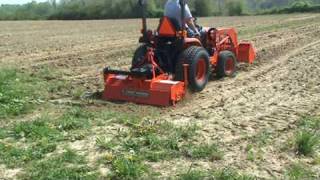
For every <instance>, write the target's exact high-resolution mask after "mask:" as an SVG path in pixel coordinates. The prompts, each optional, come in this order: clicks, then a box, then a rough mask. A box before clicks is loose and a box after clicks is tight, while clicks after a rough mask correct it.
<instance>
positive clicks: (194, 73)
mask: <svg viewBox="0 0 320 180" xmlns="http://www.w3.org/2000/svg"><path fill="white" fill-rule="evenodd" d="M209 59H210V57H209V54H208V53H207V51H206V50H205V49H204V48H203V47H198V46H190V47H189V48H187V49H186V50H184V51H183V52H182V54H181V55H180V56H179V58H178V62H177V64H176V72H175V80H176V81H183V80H184V67H183V65H184V64H187V65H188V82H189V89H190V90H191V91H193V92H200V91H202V90H203V89H204V88H205V87H206V85H207V83H208V81H209V75H210V68H209V67H210V66H209Z"/></svg>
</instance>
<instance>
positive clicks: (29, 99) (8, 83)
mask: <svg viewBox="0 0 320 180" xmlns="http://www.w3.org/2000/svg"><path fill="white" fill-rule="evenodd" d="M41 89H42V88H41V83H39V82H38V79H36V78H31V77H30V76H28V75H26V74H24V73H19V72H17V70H15V69H4V68H1V69H0V118H8V117H10V116H18V115H21V114H24V113H27V112H29V111H30V110H31V109H32V108H33V107H34V104H35V103H37V102H39V101H40V99H39V97H40V98H41V92H42V91H41Z"/></svg>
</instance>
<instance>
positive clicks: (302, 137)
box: [295, 117, 320, 156]
mask: <svg viewBox="0 0 320 180" xmlns="http://www.w3.org/2000/svg"><path fill="white" fill-rule="evenodd" d="M298 128H299V129H298V132H297V134H296V137H295V150H296V151H297V152H298V153H299V154H300V155H305V156H312V155H314V153H315V151H316V150H317V149H318V147H319V145H320V119H319V118H317V117H304V118H302V119H301V121H300V122H299V123H298Z"/></svg>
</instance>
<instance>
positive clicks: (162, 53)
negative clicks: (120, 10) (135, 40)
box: [103, 0, 256, 106]
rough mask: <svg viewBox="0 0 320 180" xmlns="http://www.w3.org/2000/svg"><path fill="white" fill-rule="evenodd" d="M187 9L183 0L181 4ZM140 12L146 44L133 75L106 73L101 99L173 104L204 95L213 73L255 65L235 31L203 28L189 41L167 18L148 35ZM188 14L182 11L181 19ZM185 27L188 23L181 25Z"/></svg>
mask: <svg viewBox="0 0 320 180" xmlns="http://www.w3.org/2000/svg"><path fill="white" fill-rule="evenodd" d="M179 3H180V6H181V7H185V2H184V0H180V1H179ZM139 4H140V5H141V7H142V9H143V10H142V12H143V18H142V26H143V27H142V30H141V32H142V37H141V38H140V40H139V42H140V43H142V45H141V46H140V47H139V48H138V49H137V50H136V52H135V53H134V57H133V60H132V65H131V68H130V71H119V70H112V69H110V68H108V67H107V68H105V69H104V82H105V90H104V92H103V99H105V100H109V101H128V102H134V103H139V104H149V105H156V106H170V105H175V104H176V103H177V102H178V101H180V100H182V99H183V97H184V96H185V95H186V91H187V89H190V90H191V91H192V92H199V91H202V90H203V89H204V88H205V87H206V85H207V83H208V80H209V77H210V74H211V73H213V74H215V75H216V76H218V77H225V76H227V77H228V76H234V75H235V73H236V71H237V64H238V63H250V64H251V63H253V61H254V59H255V56H256V53H255V49H254V48H253V46H252V44H250V43H247V42H241V43H239V42H238V38H237V33H236V31H235V29H234V28H202V27H199V26H198V28H202V31H203V32H205V33H204V35H202V36H201V37H188V36H187V30H186V25H185V24H184V23H182V25H180V26H179V23H177V21H176V20H174V19H170V18H168V17H163V18H161V20H160V24H159V27H158V29H157V30H156V31H152V30H148V29H147V23H146V16H145V7H146V0H140V1H139ZM184 14H185V9H184V8H181V17H184ZM182 22H184V20H182Z"/></svg>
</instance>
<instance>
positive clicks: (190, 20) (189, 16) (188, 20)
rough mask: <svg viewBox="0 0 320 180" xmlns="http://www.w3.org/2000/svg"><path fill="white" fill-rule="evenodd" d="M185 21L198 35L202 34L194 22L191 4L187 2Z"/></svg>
mask: <svg viewBox="0 0 320 180" xmlns="http://www.w3.org/2000/svg"><path fill="white" fill-rule="evenodd" d="M185 21H186V24H187V25H188V27H189V28H190V29H191V30H192V31H193V32H194V33H195V34H197V35H200V33H199V31H198V29H197V28H196V26H195V24H194V21H193V17H192V14H191V11H190V8H189V6H188V5H187V4H186V7H185Z"/></svg>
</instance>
